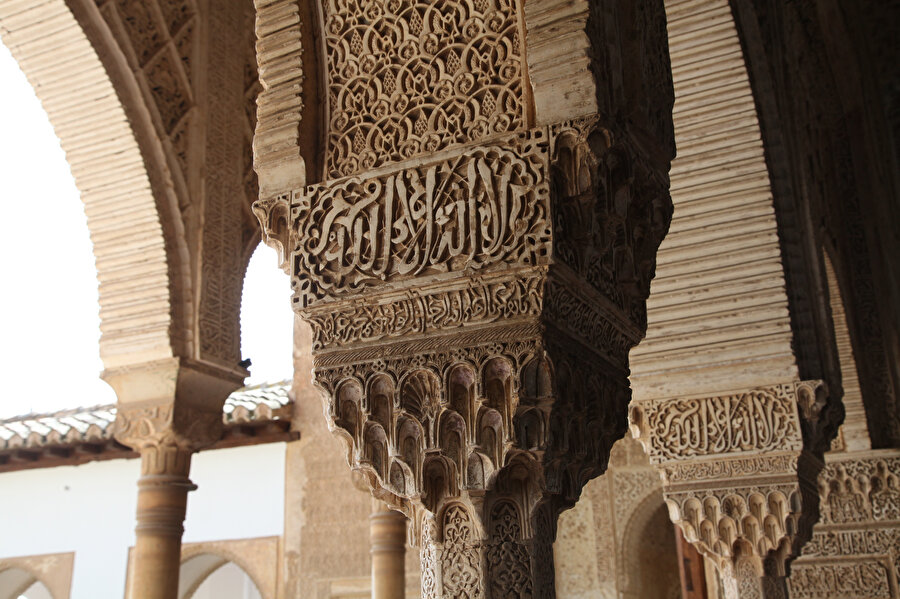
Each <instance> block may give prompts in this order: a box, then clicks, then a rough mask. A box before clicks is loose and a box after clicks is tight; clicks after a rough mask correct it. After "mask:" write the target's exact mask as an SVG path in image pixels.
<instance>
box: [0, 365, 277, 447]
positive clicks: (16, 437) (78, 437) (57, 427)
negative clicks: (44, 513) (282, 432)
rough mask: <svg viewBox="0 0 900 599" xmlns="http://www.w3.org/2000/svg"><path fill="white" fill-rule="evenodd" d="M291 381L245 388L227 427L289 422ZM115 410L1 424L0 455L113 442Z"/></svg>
mask: <svg viewBox="0 0 900 599" xmlns="http://www.w3.org/2000/svg"><path fill="white" fill-rule="evenodd" d="M289 389H290V382H289V381H282V382H279V383H264V384H262V385H255V386H252V387H244V388H243V389H239V390H237V391H235V392H234V393H232V394H231V395H230V396H229V397H228V399H227V400H226V401H225V407H224V408H223V410H222V420H223V421H224V422H225V425H226V426H227V425H234V424H247V423H254V422H266V421H272V420H290V417H291V399H290V397H289V395H288V391H289ZM115 420H116V406H115V405H106V406H95V407H87V408H78V409H75V410H65V411H61V412H56V413H53V414H26V415H24V416H17V417H15V418H10V419H8V420H0V452H2V451H4V450H13V449H28V448H35V449H38V448H44V447H53V446H64V445H74V444H77V443H91V442H94V441H110V440H112V436H113V430H112V429H113V427H112V424H113V423H114V422H115Z"/></svg>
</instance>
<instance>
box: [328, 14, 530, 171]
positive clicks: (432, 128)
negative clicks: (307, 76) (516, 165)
mask: <svg viewBox="0 0 900 599" xmlns="http://www.w3.org/2000/svg"><path fill="white" fill-rule="evenodd" d="M323 4H324V15H325V45H326V48H327V54H328V75H329V82H328V103H329V108H330V117H329V134H328V143H329V155H328V162H327V166H326V176H327V177H342V176H345V175H349V174H352V173H355V172H358V171H360V170H363V169H371V168H375V167H378V166H380V165H382V164H385V163H388V162H396V161H400V160H403V159H406V158H410V157H412V156H415V155H417V154H420V153H423V152H435V151H438V150H441V149H443V148H446V147H449V146H453V145H458V144H461V143H466V142H470V141H478V140H481V139H484V138H487V137H489V136H492V135H495V134H497V133H506V132H510V131H515V130H519V129H523V128H524V127H525V126H526V120H525V93H526V92H525V86H524V83H523V79H524V72H523V62H524V61H523V59H522V40H521V34H520V30H521V24H520V22H519V21H520V16H519V14H520V10H519V6H518V1H517V0H464V1H461V2H427V1H422V0H328V1H327V2H324V3H323Z"/></svg>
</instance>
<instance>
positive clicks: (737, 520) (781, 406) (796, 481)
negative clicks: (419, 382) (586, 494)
mask: <svg viewBox="0 0 900 599" xmlns="http://www.w3.org/2000/svg"><path fill="white" fill-rule="evenodd" d="M824 405H826V391H825V386H824V383H822V382H821V381H803V382H793V383H786V384H781V385H774V386H771V387H764V388H758V389H750V390H747V391H744V392H740V393H733V394H728V395H722V396H717V397H702V398H686V399H674V400H665V399H659V400H644V401H640V402H635V403H633V404H632V406H631V413H630V419H631V427H632V433H633V434H634V436H635V437H636V438H637V439H639V440H640V441H641V442H642V444H643V445H644V448H645V450H646V452H647V454H648V455H649V457H650V461H651V462H652V463H653V464H654V465H656V466H657V468H658V470H659V472H660V474H661V476H662V481H663V492H664V496H665V499H666V503H667V505H668V507H669V513H670V516H671V517H672V520H673V522H675V523H676V524H678V525H679V526H681V528H682V530H683V532H684V535H685V538H686V539H687V540H688V541H690V542H691V543H693V544H694V545H695V546H696V547H697V548H698V549H699V550H700V551H701V552H702V553H703V554H705V555H706V556H708V557H710V558H712V559H713V561H714V563H715V564H716V565H717V566H718V567H719V569H720V571H721V572H722V573H723V574H725V577H726V580H727V581H728V582H729V583H730V584H733V588H732V589H731V591H730V592H731V593H732V594H733V595H734V597H754V596H759V597H763V596H764V597H776V596H778V594H779V593H781V592H782V590H780V589H783V587H784V581H783V577H784V576H785V575H786V568H787V567H788V564H789V563H790V561H791V560H792V559H793V558H794V557H796V556H797V555H798V554H799V550H800V547H801V546H802V544H803V543H804V542H806V541H807V540H808V539H809V538H810V536H811V534H812V524H813V523H814V522H815V520H816V519H817V518H818V503H819V502H818V493H817V488H816V482H815V481H816V476H817V474H818V472H819V471H820V470H821V468H822V462H821V459H820V458H819V457H816V454H815V452H813V451H810V447H821V445H822V438H821V437H822V434H823V433H822V432H821V431H822V430H823V429H825V428H826V427H823V426H821V423H820V422H818V420H817V419H818V416H819V413H820V412H821V411H822V410H821V408H822V406H824ZM819 455H821V454H819ZM751 570H752V571H753V572H755V574H752V575H751V574H749V572H751Z"/></svg>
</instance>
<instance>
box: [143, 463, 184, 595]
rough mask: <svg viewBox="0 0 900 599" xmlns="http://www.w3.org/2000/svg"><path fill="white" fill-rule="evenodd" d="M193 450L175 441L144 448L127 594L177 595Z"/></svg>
mask: <svg viewBox="0 0 900 599" xmlns="http://www.w3.org/2000/svg"><path fill="white" fill-rule="evenodd" d="M190 463H191V451H189V450H186V449H182V448H180V447H178V446H175V445H169V446H162V447H148V448H145V449H144V450H143V451H141V478H140V480H139V481H138V506H137V527H136V528H135V536H136V538H135V544H134V553H133V561H132V570H131V577H130V584H129V588H128V593H127V597H128V599H176V598H177V596H178V572H179V568H180V566H181V535H182V533H183V532H184V516H185V511H186V508H187V494H188V492H189V491H192V490H194V489H196V488H197V487H196V486H195V485H194V484H193V483H192V482H191V481H190V479H189V478H188V473H189V471H190Z"/></svg>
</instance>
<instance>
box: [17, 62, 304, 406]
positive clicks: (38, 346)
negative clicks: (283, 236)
mask: <svg viewBox="0 0 900 599" xmlns="http://www.w3.org/2000/svg"><path fill="white" fill-rule="evenodd" d="M0 202H2V206H3V207H4V215H3V218H2V220H0V222H2V223H3V225H4V227H3V230H2V234H0V260H2V261H0V268H2V271H0V373H2V375H3V376H2V379H0V418H8V417H11V416H14V415H17V414H23V413H27V412H49V411H55V410H61V409H66V408H74V407H78V406H92V405H98V404H105V403H113V402H115V394H114V393H113V391H112V389H111V388H110V387H109V386H108V385H106V384H105V383H104V382H103V381H101V380H100V378H99V374H100V371H101V370H102V368H103V364H102V363H101V361H100V356H99V345H98V343H99V339H100V318H99V307H98V304H97V271H96V268H95V266H94V256H93V253H92V245H91V241H90V238H89V235H88V228H87V221H86V218H85V215H84V206H83V204H82V203H81V199H80V197H79V193H78V190H77V189H76V187H75V182H74V180H73V179H72V175H71V173H70V171H69V165H68V163H67V162H66V158H65V154H64V153H63V151H62V149H61V148H60V146H59V140H58V139H57V137H56V135H55V134H54V132H53V128H52V126H51V125H50V122H49V120H48V119H47V114H46V113H45V112H44V110H43V108H41V105H40V102H39V101H38V99H37V97H36V96H35V94H34V90H33V89H32V88H31V86H30V84H29V83H28V81H27V80H26V79H25V76H24V75H23V74H22V72H21V71H20V70H19V67H18V65H17V64H16V62H15V60H14V59H13V58H12V56H11V55H10V53H9V50H8V49H7V48H6V47H5V46H3V45H2V44H0ZM289 296H290V285H289V281H288V278H287V276H285V274H284V273H283V272H281V271H280V270H279V269H278V267H277V265H276V258H275V252H274V251H272V250H270V249H269V248H267V247H265V246H263V245H261V246H260V248H259V249H257V251H256V253H255V254H254V256H253V259H252V260H251V262H250V267H249V269H248V272H247V278H246V280H245V284H244V298H243V305H242V311H241V320H242V352H243V355H244V357H249V358H251V359H252V360H253V366H252V368H251V377H250V378H249V379H248V380H247V384H255V383H260V382H266V381H279V380H284V379H287V378H290V376H291V332H292V324H291V323H292V316H291V309H290V303H289Z"/></svg>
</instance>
